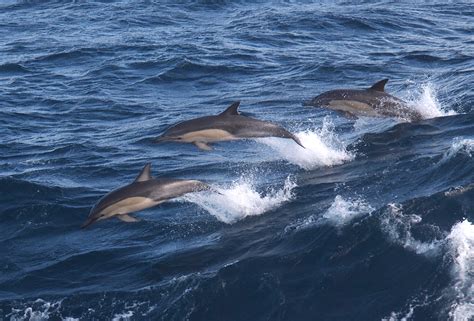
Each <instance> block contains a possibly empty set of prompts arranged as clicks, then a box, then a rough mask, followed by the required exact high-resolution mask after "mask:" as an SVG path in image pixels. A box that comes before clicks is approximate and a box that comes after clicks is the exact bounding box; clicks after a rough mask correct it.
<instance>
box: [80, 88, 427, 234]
mask: <svg viewBox="0 0 474 321" xmlns="http://www.w3.org/2000/svg"><path fill="white" fill-rule="evenodd" d="M387 82H388V79H383V80H381V81H379V82H377V83H375V84H374V85H373V86H371V87H370V88H366V89H336V90H331V91H327V92H324V93H322V94H320V95H318V96H316V97H314V98H313V99H311V100H309V101H306V102H304V103H303V105H304V106H315V107H324V108H328V109H332V110H335V111H338V112H340V113H342V114H343V115H344V116H346V117H349V118H354V117H355V118H357V116H369V117H397V118H401V119H408V120H411V121H419V120H421V119H422V117H421V115H420V114H419V113H418V112H416V111H414V110H413V109H411V108H410V107H409V106H408V105H407V104H406V103H405V102H404V101H403V100H401V99H398V98H396V97H394V96H392V95H390V94H387V93H386V92H385V84H386V83H387ZM239 106H240V102H239V101H237V102H234V103H233V104H231V105H230V106H229V107H228V108H227V109H226V110H225V111H223V112H222V113H220V114H218V115H213V116H204V117H199V118H195V119H191V120H186V121H183V122H180V123H177V124H175V125H173V126H171V127H170V128H168V129H167V130H166V131H165V132H164V133H163V134H162V135H161V136H160V137H158V138H157V139H156V140H155V142H158V143H161V142H179V143H192V144H194V145H195V146H196V147H198V148H199V149H201V150H206V151H209V150H212V147H211V146H210V143H214V142H220V141H232V140H238V139H250V138H259V137H279V138H287V139H292V140H293V141H294V142H295V143H297V144H298V145H300V146H301V147H303V148H305V147H304V146H303V144H302V143H301V141H300V140H299V139H298V137H296V136H295V135H294V134H292V133H290V132H289V131H287V130H286V129H284V128H283V127H281V126H279V125H277V124H274V123H272V122H268V121H262V120H258V119H255V118H251V117H247V116H243V115H240V114H239V112H238V108H239ZM209 189H211V188H210V186H209V185H207V184H206V183H203V182H201V181H198V180H185V179H165V178H160V179H155V178H153V177H152V176H151V164H150V163H147V164H146V165H145V166H144V168H143V169H142V171H141V172H140V174H139V175H138V176H137V178H136V179H135V180H134V181H133V182H132V183H130V184H128V185H125V186H122V187H120V188H117V189H115V190H113V191H111V192H109V193H108V194H106V195H105V196H103V197H102V198H101V199H100V200H99V201H98V202H97V203H96V204H95V205H94V206H93V207H92V209H91V211H90V213H89V217H88V218H87V220H86V221H85V222H84V224H83V225H82V226H81V228H86V227H88V226H90V225H91V224H93V223H95V222H97V221H101V220H104V219H108V218H112V217H117V218H118V219H120V220H122V221H124V222H136V221H138V219H136V218H135V217H133V216H131V215H130V214H131V213H134V212H138V211H141V210H144V209H147V208H151V207H154V206H157V205H159V204H161V203H163V202H165V201H167V200H171V199H173V198H177V197H180V196H183V195H185V194H187V193H192V192H199V191H204V190H209Z"/></svg>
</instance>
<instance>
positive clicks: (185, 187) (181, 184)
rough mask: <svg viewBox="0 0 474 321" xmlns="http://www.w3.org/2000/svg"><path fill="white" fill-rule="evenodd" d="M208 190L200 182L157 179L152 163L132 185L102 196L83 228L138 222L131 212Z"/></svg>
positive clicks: (146, 166) (144, 168)
mask: <svg viewBox="0 0 474 321" xmlns="http://www.w3.org/2000/svg"><path fill="white" fill-rule="evenodd" d="M208 189H209V186H208V185H206V184H204V183H202V182H200V181H197V180H184V179H155V178H153V177H152V176H151V164H150V163H148V164H146V165H145V167H143V169H142V171H141V172H140V174H139V175H138V176H137V178H136V179H135V180H134V181H133V182H132V183H131V184H128V185H126V186H123V187H120V188H118V189H116V190H113V191H112V192H110V193H108V194H106V195H105V196H104V197H102V198H101V199H100V200H99V201H98V202H97V204H95V205H94V207H93V208H92V209H91V211H90V214H89V217H88V218H87V220H86V222H85V223H84V224H83V225H82V226H81V228H85V227H87V226H89V225H91V224H92V223H94V222H97V221H100V220H103V219H107V218H111V217H117V218H119V219H120V220H122V221H124V222H136V221H138V219H136V218H134V217H133V216H131V215H130V213H133V212H137V211H141V210H144V209H147V208H150V207H153V206H157V205H158V204H160V203H163V202H165V201H167V200H170V199H173V198H176V197H179V196H182V195H184V194H187V193H192V192H198V191H203V190H208Z"/></svg>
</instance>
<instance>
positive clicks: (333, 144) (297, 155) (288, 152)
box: [257, 119, 354, 170]
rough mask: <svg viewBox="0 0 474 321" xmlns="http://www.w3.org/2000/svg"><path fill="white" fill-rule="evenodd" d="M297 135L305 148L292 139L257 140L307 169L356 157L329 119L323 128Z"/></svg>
mask: <svg viewBox="0 0 474 321" xmlns="http://www.w3.org/2000/svg"><path fill="white" fill-rule="evenodd" d="M296 136H297V137H298V138H299V139H300V140H301V143H302V144H303V145H304V146H305V148H302V147H301V146H299V145H297V144H295V142H293V141H291V140H283V139H277V138H259V139H257V141H258V142H261V143H263V144H265V145H267V146H270V147H271V148H272V149H273V150H274V151H276V152H277V153H278V155H279V157H281V158H282V159H285V160H287V161H288V162H290V163H292V164H295V165H297V166H299V167H301V168H303V169H305V170H311V169H314V168H318V167H323V166H333V165H339V164H342V163H344V162H347V161H350V160H352V159H353V158H354V155H353V154H351V153H350V152H348V151H347V150H346V145H345V144H344V143H343V142H342V141H341V140H340V139H339V137H337V135H336V134H335V133H334V125H333V124H332V123H331V122H330V121H329V120H328V119H325V120H324V123H323V126H322V128H320V129H318V130H314V131H313V130H306V131H300V132H298V133H296Z"/></svg>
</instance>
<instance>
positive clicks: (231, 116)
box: [156, 102, 304, 150]
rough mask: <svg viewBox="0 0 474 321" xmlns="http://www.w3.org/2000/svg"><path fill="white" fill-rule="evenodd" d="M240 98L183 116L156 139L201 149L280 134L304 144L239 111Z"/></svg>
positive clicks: (286, 132)
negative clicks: (212, 111) (211, 111)
mask: <svg viewBox="0 0 474 321" xmlns="http://www.w3.org/2000/svg"><path fill="white" fill-rule="evenodd" d="M239 105H240V102H235V103H233V104H232V105H230V106H229V107H228V108H227V109H226V110H225V111H224V112H222V113H220V114H219V115H214V116H205V117H200V118H195V119H191V120H187V121H184V122H181V123H178V124H176V125H173V126H172V127H170V128H168V129H167V130H166V131H165V132H164V134H163V135H162V136H161V137H159V138H157V139H156V142H180V143H192V144H194V145H196V146H197V147H198V148H200V149H202V150H211V149H212V147H211V146H210V145H209V143H213V142H220V141H230V140H236V139H249V138H260V137H280V138H289V139H292V140H294V141H295V142H296V143H297V144H298V145H300V146H301V147H303V148H304V146H303V145H302V144H301V142H300V140H299V139H298V137H296V136H295V135H293V134H292V133H290V132H289V131H287V130H286V129H284V128H283V127H281V126H279V125H277V124H274V123H271V122H267V121H262V120H258V119H255V118H251V117H247V116H243V115H240V114H239V112H238V108H239Z"/></svg>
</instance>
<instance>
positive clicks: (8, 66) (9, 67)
mask: <svg viewBox="0 0 474 321" xmlns="http://www.w3.org/2000/svg"><path fill="white" fill-rule="evenodd" d="M17 72H20V73H27V72H30V70H28V69H27V68H25V67H23V66H22V65H21V64H17V63H5V64H2V65H0V73H17Z"/></svg>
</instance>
